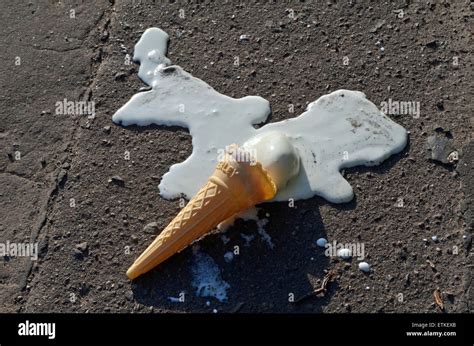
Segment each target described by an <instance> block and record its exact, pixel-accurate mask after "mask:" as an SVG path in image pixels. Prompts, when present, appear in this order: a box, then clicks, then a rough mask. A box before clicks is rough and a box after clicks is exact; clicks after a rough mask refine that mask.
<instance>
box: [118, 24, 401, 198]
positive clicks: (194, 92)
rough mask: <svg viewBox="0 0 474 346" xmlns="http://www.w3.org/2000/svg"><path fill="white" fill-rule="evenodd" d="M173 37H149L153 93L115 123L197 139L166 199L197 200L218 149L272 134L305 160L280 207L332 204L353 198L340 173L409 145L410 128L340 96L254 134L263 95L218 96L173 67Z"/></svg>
mask: <svg viewBox="0 0 474 346" xmlns="http://www.w3.org/2000/svg"><path fill="white" fill-rule="evenodd" d="M167 44H168V35H167V34H166V33H165V32H164V31H162V30H160V29H157V28H152V29H148V30H146V31H145V32H144V33H143V35H142V37H141V38H140V40H139V41H138V43H137V45H136V46H135V53H134V60H136V61H138V62H140V69H139V73H138V75H139V77H140V78H141V79H142V80H143V81H144V82H145V83H147V84H148V85H150V86H151V87H152V90H150V91H146V92H139V93H137V94H135V95H134V96H133V97H132V98H131V99H130V101H128V102H127V103H126V104H125V105H124V106H123V107H121V108H120V109H119V110H118V111H117V112H116V113H115V114H114V116H113V121H114V122H116V123H121V124H122V125H124V126H128V125H140V126H146V125H150V124H157V125H167V126H172V125H176V126H182V127H186V128H188V129H189V132H190V134H191V136H192V144H193V152H192V154H191V155H190V156H189V157H188V158H187V159H186V160H185V161H184V162H181V163H178V164H175V165H173V166H171V168H170V170H169V172H168V173H166V174H165V175H164V176H163V179H162V180H161V183H160V185H159V188H160V194H161V195H162V196H163V197H164V198H176V197H179V196H180V195H181V194H184V195H185V196H186V197H188V198H191V197H193V196H194V194H195V193H196V192H197V191H198V190H199V188H200V187H201V186H202V185H203V184H204V182H205V181H206V180H207V178H208V177H209V176H210V175H211V173H212V172H213V170H214V168H215V166H216V164H217V158H218V150H223V149H224V148H226V146H228V145H230V144H232V143H236V144H238V145H242V144H243V143H245V142H246V141H247V140H249V139H250V138H252V137H254V136H257V135H261V134H264V133H267V132H271V131H273V132H281V133H284V134H285V135H286V136H288V138H289V139H290V141H291V143H292V145H293V146H294V147H295V148H296V150H297V152H298V154H299V156H300V160H301V161H300V165H301V167H300V170H299V174H298V175H297V176H296V177H295V178H293V179H292V180H290V182H289V183H288V186H287V187H286V188H284V189H282V190H281V191H279V192H278V194H277V196H276V197H275V200H276V201H287V200H288V199H294V200H297V199H306V198H311V197H313V196H315V195H319V196H321V197H323V198H325V199H327V200H328V201H330V202H333V203H343V202H348V201H350V200H351V199H352V198H353V191H352V187H351V186H350V185H349V183H348V182H347V181H346V180H345V179H344V178H343V177H342V175H341V174H340V170H341V169H343V168H346V167H353V166H358V165H365V166H372V165H377V164H379V163H380V162H382V161H383V160H385V159H386V158H388V157H389V156H390V155H393V154H395V153H398V152H400V151H401V150H402V149H403V148H404V147H405V145H406V141H407V133H406V131H405V129H404V128H403V127H402V126H400V125H398V124H396V123H395V122H393V121H392V120H390V119H389V118H388V117H387V116H385V115H384V114H383V113H382V112H381V111H380V110H378V109H377V107H376V106H375V105H374V104H373V103H372V102H370V101H369V100H367V99H366V97H365V95H364V94H363V93H361V92H358V91H350V90H338V91H335V92H333V93H331V94H328V95H325V96H322V97H320V98H319V99H318V100H316V101H314V102H312V103H310V104H309V105H308V107H307V110H306V111H305V112H304V113H303V114H301V115H300V116H298V117H296V118H293V119H289V120H284V121H280V122H277V123H270V124H267V125H265V126H262V127H260V128H258V129H255V128H254V127H253V125H255V124H259V123H262V122H264V121H265V120H266V119H267V117H268V115H269V114H270V105H269V103H268V101H267V100H265V99H263V98H261V97H258V96H246V97H243V98H241V99H234V98H231V97H228V96H226V95H222V94H220V93H218V92H217V91H215V90H214V89H213V88H212V87H210V86H209V85H208V84H206V83H205V82H203V81H202V80H200V79H198V78H195V77H193V76H192V75H191V74H189V73H187V72H185V71H184V70H183V69H182V68H181V67H179V66H176V65H174V66H168V67H166V66H167V65H169V64H170V61H169V60H168V59H167V58H166V57H165V55H166V51H167Z"/></svg>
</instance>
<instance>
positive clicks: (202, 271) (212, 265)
mask: <svg viewBox="0 0 474 346" xmlns="http://www.w3.org/2000/svg"><path fill="white" fill-rule="evenodd" d="M193 250H194V251H193V253H194V257H193V264H192V267H191V273H192V277H193V279H192V285H193V286H194V287H195V288H196V295H197V296H199V297H214V298H216V299H217V300H219V301H220V302H223V301H225V300H227V290H228V289H229V288H230V285H229V284H228V283H227V282H225V281H224V280H222V277H221V272H220V269H219V267H218V266H217V263H216V262H215V261H214V260H213V259H212V257H211V256H209V255H207V254H205V253H203V252H201V251H199V250H197V249H196V248H195V249H193Z"/></svg>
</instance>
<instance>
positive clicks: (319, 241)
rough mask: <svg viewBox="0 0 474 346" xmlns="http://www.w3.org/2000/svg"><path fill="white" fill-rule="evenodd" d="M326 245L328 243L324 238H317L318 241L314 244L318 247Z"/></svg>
mask: <svg viewBox="0 0 474 346" xmlns="http://www.w3.org/2000/svg"><path fill="white" fill-rule="evenodd" d="M327 243H328V241H327V240H326V239H325V238H319V239H318V240H316V244H317V245H318V246H319V247H326V244H327Z"/></svg>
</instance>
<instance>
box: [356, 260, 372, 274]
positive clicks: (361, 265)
mask: <svg viewBox="0 0 474 346" xmlns="http://www.w3.org/2000/svg"><path fill="white" fill-rule="evenodd" d="M359 269H360V270H362V271H363V272H364V273H368V272H370V265H369V264H368V263H367V262H360V263H359Z"/></svg>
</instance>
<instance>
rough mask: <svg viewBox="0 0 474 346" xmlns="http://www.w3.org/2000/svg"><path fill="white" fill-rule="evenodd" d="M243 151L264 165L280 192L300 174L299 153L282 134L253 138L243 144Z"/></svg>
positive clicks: (274, 133) (271, 133) (268, 133)
mask: <svg viewBox="0 0 474 346" xmlns="http://www.w3.org/2000/svg"><path fill="white" fill-rule="evenodd" d="M243 149H244V150H247V151H248V152H249V153H250V154H251V155H254V156H255V160H256V161H258V162H260V163H261V164H262V167H263V168H264V169H265V170H266V171H267V172H268V174H269V175H270V177H271V178H272V180H273V182H274V183H275V185H276V187H277V190H278V191H281V190H283V189H284V188H285V187H286V185H287V184H288V181H289V180H290V179H291V178H293V177H294V176H295V175H296V174H298V172H299V169H300V158H299V155H298V152H297V151H296V149H295V147H294V146H293V145H292V144H291V141H290V140H289V138H288V137H287V136H286V135H285V134H284V133H282V132H265V133H263V134H261V135H257V136H255V137H252V138H250V139H249V140H248V141H247V142H245V143H244V144H243Z"/></svg>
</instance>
